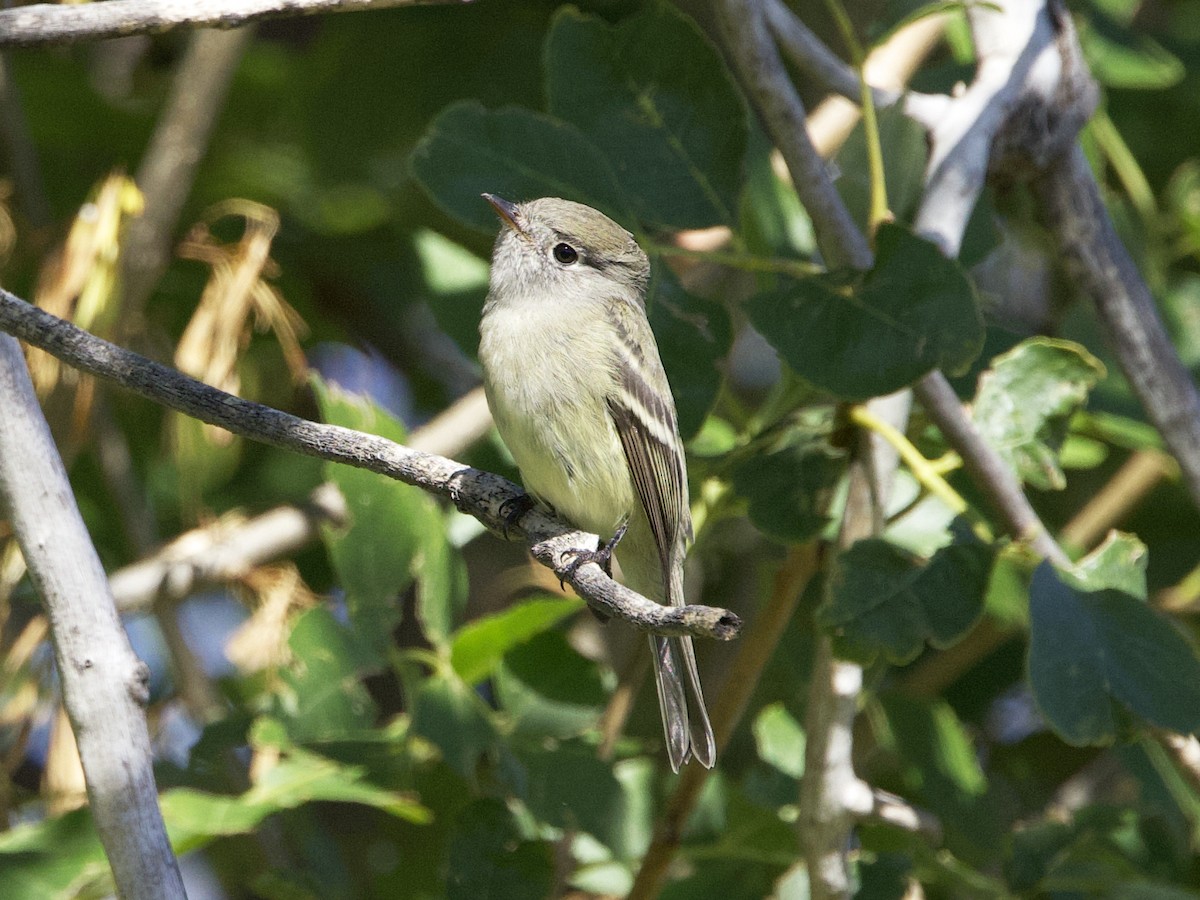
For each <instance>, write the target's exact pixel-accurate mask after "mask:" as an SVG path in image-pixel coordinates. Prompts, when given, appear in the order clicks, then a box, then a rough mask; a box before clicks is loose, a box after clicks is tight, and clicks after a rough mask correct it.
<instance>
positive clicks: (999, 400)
mask: <svg viewBox="0 0 1200 900" xmlns="http://www.w3.org/2000/svg"><path fill="white" fill-rule="evenodd" d="M1103 377H1104V366H1103V365H1102V364H1101V363H1100V361H1099V360H1097V359H1096V358H1095V357H1094V356H1092V355H1091V354H1090V353H1088V352H1087V351H1086V350H1085V349H1083V347H1080V346H1079V345H1078V344H1074V343H1071V342H1070V341H1060V340H1054V339H1052V338H1030V339H1029V340H1027V341H1023V342H1022V343H1020V344H1018V345H1017V346H1016V347H1014V348H1013V349H1012V350H1010V351H1008V352H1007V353H1004V354H1001V355H1000V356H997V357H996V358H995V359H994V360H992V365H991V368H989V369H988V371H986V372H984V373H983V375H981V376H980V378H979V390H978V392H977V393H976V395H975V402H974V404H973V406H972V415H973V418H974V420H975V424H976V425H977V426H978V427H979V430H980V431H981V432H982V433H983V436H984V438H985V439H986V440H987V441H988V442H989V443H990V444H991V445H992V446H993V447H995V448H996V449H997V450H998V451H999V452H1000V454H1001V456H1003V457H1004V458H1005V459H1006V460H1008V462H1009V463H1010V464H1011V465H1012V466H1013V468H1014V469H1015V470H1016V471H1017V474H1018V475H1020V476H1021V478H1022V480H1024V481H1026V482H1028V483H1029V484H1032V485H1033V486H1034V487H1039V488H1042V489H1050V488H1055V489H1061V488H1063V487H1064V486H1065V485H1066V476H1065V475H1063V471H1062V467H1061V465H1060V463H1059V460H1058V452H1059V449H1060V448H1061V446H1062V443H1063V439H1064V438H1065V437H1066V431H1067V423H1068V421H1069V420H1070V418H1071V416H1072V414H1074V413H1075V411H1076V410H1078V409H1079V408H1080V407H1081V406H1082V405H1083V403H1084V401H1085V400H1086V399H1087V395H1088V392H1089V391H1090V390H1091V389H1092V388H1093V387H1094V386H1095V384H1096V382H1097V381H1099V380H1100V379H1101V378H1103Z"/></svg>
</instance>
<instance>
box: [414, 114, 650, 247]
mask: <svg viewBox="0 0 1200 900" xmlns="http://www.w3.org/2000/svg"><path fill="white" fill-rule="evenodd" d="M409 166H410V168H411V169H412V173H413V177H415V178H416V179H417V181H418V183H420V185H421V187H423V188H424V189H425V191H426V192H427V193H428V194H429V196H430V198H431V199H432V200H433V202H434V203H436V204H437V205H438V206H439V207H441V208H442V209H443V210H445V211H446V212H447V213H448V214H449V215H451V216H453V217H454V218H456V219H458V220H459V221H460V222H463V223H465V224H467V225H470V226H472V227H474V228H478V229H479V230H480V231H490V232H494V231H496V230H497V229H498V227H499V225H498V220H497V219H496V212H495V210H493V209H492V208H491V207H490V206H489V205H488V204H487V202H486V201H484V200H483V198H482V197H480V196H479V195H480V194H482V193H484V192H489V193H493V194H499V195H500V196H501V197H504V198H505V199H508V200H512V201H514V202H516V201H521V200H533V199H535V198H537V197H563V198H565V199H568V200H576V201H578V202H580V203H586V204H587V205H588V206H592V207H595V208H596V209H599V210H601V211H602V212H605V213H607V214H608V215H609V216H611V217H612V218H614V219H615V220H616V221H618V222H621V223H623V224H626V226H627V227H628V226H629V225H632V224H633V222H634V219H635V216H634V214H633V211H632V209H631V205H630V201H629V199H628V195H627V194H626V192H625V190H624V188H623V187H622V186H621V182H620V180H619V179H618V178H617V176H616V174H615V173H614V172H613V170H612V166H611V165H609V162H608V160H607V159H606V158H605V156H604V154H603V153H601V152H600V150H598V149H597V148H596V145H595V144H593V143H592V142H591V141H590V140H588V138H587V137H585V136H584V135H583V134H582V133H581V132H580V131H579V130H578V129H577V128H576V127H575V126H574V125H570V124H568V123H566V122H562V121H560V120H558V119H555V118H552V117H551V116H545V115H542V114H540V113H535V112H531V111H530V110H527V109H521V108H519V107H506V108H504V109H498V110H494V111H493V110H487V109H484V108H483V106H482V105H480V104H479V103H477V102H474V101H463V102H460V103H455V104H453V105H451V106H448V107H446V108H445V109H444V110H442V112H441V113H440V114H439V115H438V117H437V118H436V119H434V120H433V123H432V124H431V125H430V126H429V128H428V130H427V131H426V132H425V136H424V137H422V138H421V141H420V142H419V143H418V144H417V146H416V147H415V148H414V149H413V152H412V155H411V156H410V157H409Z"/></svg>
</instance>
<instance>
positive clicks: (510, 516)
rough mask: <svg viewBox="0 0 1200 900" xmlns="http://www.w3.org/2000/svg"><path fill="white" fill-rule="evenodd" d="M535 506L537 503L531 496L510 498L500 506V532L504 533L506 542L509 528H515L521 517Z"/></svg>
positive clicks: (522, 495)
mask: <svg viewBox="0 0 1200 900" xmlns="http://www.w3.org/2000/svg"><path fill="white" fill-rule="evenodd" d="M535 506H537V501H536V500H534V499H533V495H531V494H518V495H517V496H515V497H510V498H509V499H507V500H505V501H504V502H503V503H501V504H500V519H501V523H502V524H501V525H500V530H501V531H502V532H503V533H504V539H505V540H506V541H507V540H508V531H509V529H510V528H516V527H517V523H518V522H520V521H521V516H523V515H525V513H527V512H529V511H530V510H531V509H533V508H534V507H535Z"/></svg>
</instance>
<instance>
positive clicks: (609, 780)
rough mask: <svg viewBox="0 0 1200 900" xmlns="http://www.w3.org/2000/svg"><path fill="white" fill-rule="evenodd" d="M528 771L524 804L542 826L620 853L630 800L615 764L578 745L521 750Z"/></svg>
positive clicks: (575, 742) (566, 744)
mask: <svg viewBox="0 0 1200 900" xmlns="http://www.w3.org/2000/svg"><path fill="white" fill-rule="evenodd" d="M517 757H518V759H519V760H520V762H521V763H522V764H523V765H524V766H525V775H526V782H525V791H524V800H525V803H526V804H527V805H528V806H529V811H530V812H532V813H533V814H534V815H535V816H537V819H538V821H539V822H542V823H544V824H546V825H551V826H554V827H555V828H563V829H566V830H569V831H585V832H587V833H588V834H590V835H591V836H592V837H594V838H596V839H597V840H599V841H600V843H602V844H604V845H605V846H606V847H610V848H620V846H621V844H622V843H623V837H622V832H623V830H624V824H625V822H624V820H625V817H626V815H627V812H628V811H627V809H626V796H625V792H624V790H623V789H622V786H621V783H620V782H619V781H618V780H617V778H616V776H615V775H614V773H613V767H612V764H611V763H607V762H605V761H603V760H601V759H598V758H597V757H596V750H595V748H594V747H590V746H587V745H585V744H583V743H581V742H579V741H571V742H563V743H560V744H557V745H555V746H552V747H550V748H545V747H536V748H528V749H522V750H518V752H517Z"/></svg>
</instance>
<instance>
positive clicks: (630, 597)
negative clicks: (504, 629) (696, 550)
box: [0, 289, 741, 640]
mask: <svg viewBox="0 0 1200 900" xmlns="http://www.w3.org/2000/svg"><path fill="white" fill-rule="evenodd" d="M0 329H3V330H5V331H8V332H9V333H11V334H13V335H15V336H16V337H19V338H21V339H22V340H23V341H26V342H28V343H30V344H32V345H33V346H35V347H40V348H41V349H43V350H45V351H46V352H48V353H50V354H52V355H54V356H56V357H58V358H59V359H61V360H63V362H66V363H67V364H69V365H71V366H74V367H75V368H78V369H81V370H82V371H84V372H88V373H90V374H92V375H95V376H97V377H99V378H104V379H107V380H109V381H114V382H116V383H117V384H119V385H121V386H122V387H125V388H128V389H129V390H132V391H134V392H135V393H138V394H140V395H141V396H143V397H146V398H148V399H150V400H154V401H155V402H157V403H161V404H163V405H164V406H168V407H170V408H171V409H175V410H178V411H179V412H182V413H185V414H186V415H189V416H192V417H194V418H197V419H200V420H201V421H202V422H208V423H209V424H212V425H219V426H221V427H222V428H225V429H227V430H229V431H231V432H233V433H234V434H238V435H241V436H242V437H246V438H249V439H251V440H255V441H259V442H262V443H265V444H271V445H272V446H275V447H281V448H283V449H285V450H291V451H294V452H297V453H303V454H305V455H308V456H315V457H317V458H319V459H324V460H328V461H330V462H338V463H344V464H346V465H349V466H355V467H357V468H360V469H369V470H370V471H372V472H378V473H379V474H381V475H387V476H388V477H390V478H395V479H397V480H399V481H403V482H405V483H406V484H411V485H414V486H415V487H419V488H422V489H424V490H427V491H430V492H432V493H435V494H438V495H440V496H443V497H447V498H449V499H450V500H451V501H453V502H454V503H455V505H456V506H458V508H459V509H461V510H462V511H463V512H465V513H468V514H470V515H472V516H475V517H476V518H477V519H479V520H480V521H481V522H483V523H484V524H485V525H487V526H488V527H490V528H492V529H493V530H495V531H503V532H506V533H508V534H511V535H515V536H519V537H521V538H523V539H524V540H526V541H527V542H528V543H529V544H530V545H531V549H532V551H533V554H534V556H535V557H537V559H538V561H539V562H541V563H542V564H543V565H546V566H548V567H549V568H551V569H553V570H554V573H555V575H557V576H558V577H559V578H560V579H561V580H563V581H564V582H567V583H569V584H571V586H572V587H574V588H575V590H576V592H577V593H578V594H579V595H580V596H581V597H582V598H583V599H584V600H585V601H586V602H587V603H588V604H589V605H590V606H592V607H593V608H594V609H596V610H598V611H599V612H600V613H602V614H603V615H605V616H608V617H610V618H620V619H623V620H625V621H626V622H629V623H630V624H631V625H633V626H634V627H635V628H639V629H641V630H643V631H649V632H653V633H655V634H663V635H685V634H690V635H693V636H696V637H711V638H717V639H719V640H729V639H731V638H733V637H735V636H736V635H737V633H738V630H739V628H740V627H741V620H740V619H739V618H738V617H737V616H736V615H735V614H734V613H732V612H729V611H728V610H724V609H719V608H715V607H709V606H682V607H670V606H662V605H660V604H658V603H654V602H653V601H651V600H647V599H646V598H645V597H642V596H641V595H640V594H637V593H634V592H633V591H631V590H630V589H629V588H627V587H625V586H624V585H621V584H618V583H617V582H615V581H613V580H612V579H611V578H609V577H608V576H607V575H605V574H604V572H603V571H602V570H601V568H600V566H599V565H597V564H596V563H591V562H589V563H586V564H584V565H580V566H578V567H577V568H575V567H572V562H573V561H574V559H575V555H576V554H577V553H578V552H579V551H581V550H593V549H595V548H596V546H597V545H598V540H599V539H598V538H597V536H596V535H589V534H585V533H584V532H581V531H576V530H574V529H572V528H570V527H569V526H567V525H565V524H564V523H563V522H561V521H559V520H558V519H556V518H554V517H552V516H550V515H549V514H547V513H546V512H544V511H542V510H540V509H533V510H531V511H529V512H528V513H526V514H525V515H524V516H522V517H521V519H520V521H519V522H517V523H508V522H506V521H505V517H504V514H503V512H502V509H501V508H502V507H503V505H504V504H505V503H506V502H507V501H510V500H513V499H516V498H517V497H520V496H523V492H522V491H521V489H520V488H518V487H517V486H516V485H514V484H513V483H512V482H510V481H508V480H507V479H506V478H502V477H500V476H499V475H495V474H493V473H491V472H484V471H481V470H479V469H475V468H472V467H471V466H465V465H463V464H462V463H458V462H455V461H454V460H451V459H446V458H445V457H441V456H436V455H434V454H431V453H422V452H420V451H417V450H413V449H412V448H411V447H405V446H402V445H400V444H396V443H393V442H392V441H389V440H386V439H385V438H381V437H378V436H377V435H370V434H363V433H361V432H357V431H353V430H351V429H349V428H342V427H339V426H337V425H323V424H320V423H317V422H310V421H308V420H306V419H301V418H300V417H298V416H293V415H290V414H288V413H284V412H280V411H279V410H277V409H272V408H271V407H269V406H263V405H262V404H259V403H253V402H251V401H249V400H243V399H241V398H240V397H235V396H233V395H232V394H227V393H225V392H224V391H220V390H217V389H216V388H213V387H210V386H208V385H206V384H203V383H201V382H199V381H196V380H195V379H193V378H189V377H188V376H186V375H184V374H182V373H181V372H178V371H176V370H175V369H172V368H169V367H168V366H164V365H161V364H160V363H156V362H153V361H151V360H149V359H146V358H145V357H143V356H139V355H138V354H136V353H132V352H130V351H128V350H124V349H122V348H120V347H117V346H115V345H114V344H110V343H109V342H107V341H104V340H101V339H100V338H97V337H95V336H94V335H91V334H88V333H87V332H86V331H83V330H82V329H80V328H77V327H75V326H74V325H72V324H71V323H70V322H65V321H63V320H62V319H58V318H56V317H54V316H52V315H49V314H48V313H46V312H44V311H42V310H40V309H38V308H37V307H34V306H31V305H30V304H28V303H26V302H25V301H24V300H21V299H20V298H19V297H16V296H15V295H13V294H10V293H9V292H8V291H5V290H2V289H0Z"/></svg>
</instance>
